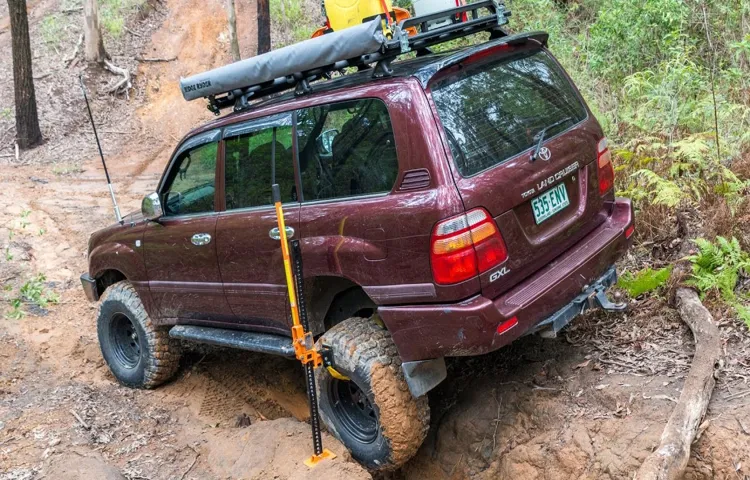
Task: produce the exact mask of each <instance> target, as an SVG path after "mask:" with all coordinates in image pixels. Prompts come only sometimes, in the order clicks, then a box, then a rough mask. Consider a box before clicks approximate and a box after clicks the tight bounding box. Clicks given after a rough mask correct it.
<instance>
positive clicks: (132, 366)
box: [97, 281, 180, 388]
mask: <svg viewBox="0 0 750 480" xmlns="http://www.w3.org/2000/svg"><path fill="white" fill-rule="evenodd" d="M97 333H98V336H99V346H100V348H101V350H102V356H104V360H105V361H106V362H107V365H108V366H109V369H110V371H111V372H112V374H113V375H114V376H115V378H117V380H118V381H119V382H120V383H122V384H123V385H127V386H129V387H136V388H154V387H157V386H159V385H160V384H162V383H164V382H166V381H167V380H169V379H170V378H171V377H172V376H173V375H174V373H175V372H176V371H177V367H178V366H179V363H180V352H179V345H177V342H176V341H175V340H173V339H171V338H169V331H168V330H167V329H166V328H159V327H156V326H154V324H153V322H152V321H151V318H150V317H149V316H148V313H146V309H145V308H144V307H143V303H142V302H141V299H140V297H139V296H138V293H136V291H135V289H134V288H133V286H132V285H131V284H130V283H129V282H127V281H124V282H119V283H116V284H114V285H112V286H111V287H109V288H108V289H107V291H106V292H105V293H104V295H103V296H102V300H101V303H100V304H99V316H98V318H97Z"/></svg>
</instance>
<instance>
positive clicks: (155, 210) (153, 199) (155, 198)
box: [141, 193, 164, 220]
mask: <svg viewBox="0 0 750 480" xmlns="http://www.w3.org/2000/svg"><path fill="white" fill-rule="evenodd" d="M141 213H143V218H145V219H146V220H158V219H159V218H160V217H161V216H162V215H164V210H163V209H162V207H161V200H159V194H158V193H151V194H148V195H146V196H145V197H143V201H142V202H141Z"/></svg>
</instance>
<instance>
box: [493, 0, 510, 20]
mask: <svg viewBox="0 0 750 480" xmlns="http://www.w3.org/2000/svg"><path fill="white" fill-rule="evenodd" d="M492 1H493V3H494V4H495V14H496V15H497V24H498V25H505V24H506V23H508V17H510V11H509V10H507V9H506V8H505V2H504V1H500V2H498V1H497V0H492Z"/></svg>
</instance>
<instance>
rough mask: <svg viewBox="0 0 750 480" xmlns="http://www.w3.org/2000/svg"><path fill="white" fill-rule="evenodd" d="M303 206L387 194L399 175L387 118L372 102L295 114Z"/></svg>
mask: <svg viewBox="0 0 750 480" xmlns="http://www.w3.org/2000/svg"><path fill="white" fill-rule="evenodd" d="M297 136H298V145H299V157H300V158H299V162H300V176H301V178H302V193H303V198H304V200H305V201H310V200H323V199H329V198H341V197H352V196H357V195H367V194H371V193H382V192H389V191H390V190H391V189H392V188H393V184H394V182H395V181H396V177H397V176H398V159H397V157H396V145H395V143H394V138H393V129H392V127H391V119H390V117H389V116H388V109H387V108H386V106H385V104H384V103H383V102H382V101H380V100H376V99H367V100H357V101H351V102H342V103H335V104H331V105H324V106H316V107H312V108H307V109H303V110H299V111H298V112H297Z"/></svg>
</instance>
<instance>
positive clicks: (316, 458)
mask: <svg viewBox="0 0 750 480" xmlns="http://www.w3.org/2000/svg"><path fill="white" fill-rule="evenodd" d="M326 458H330V459H334V458H336V454H335V453H333V452H332V451H330V450H328V449H327V448H324V449H323V453H321V454H320V455H313V456H312V457H310V458H308V459H307V460H305V462H304V463H305V465H307V466H308V467H310V468H313V467H315V466H316V465H317V464H318V463H320V462H321V461H322V460H325V459H326Z"/></svg>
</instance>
